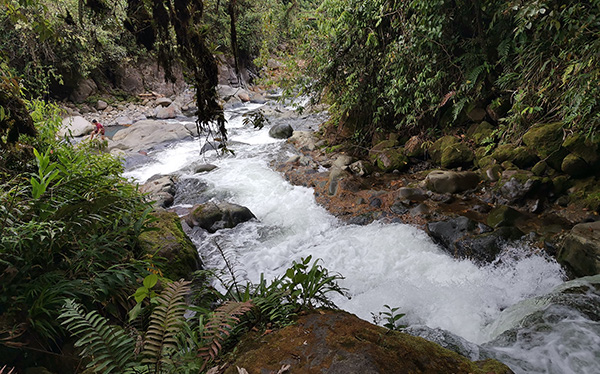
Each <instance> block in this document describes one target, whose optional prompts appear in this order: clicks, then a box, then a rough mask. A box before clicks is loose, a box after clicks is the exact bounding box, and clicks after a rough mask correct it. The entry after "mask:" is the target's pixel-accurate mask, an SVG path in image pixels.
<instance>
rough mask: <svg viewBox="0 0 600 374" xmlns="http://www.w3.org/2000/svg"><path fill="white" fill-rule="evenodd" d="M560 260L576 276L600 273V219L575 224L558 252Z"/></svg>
mask: <svg viewBox="0 0 600 374" xmlns="http://www.w3.org/2000/svg"><path fill="white" fill-rule="evenodd" d="M558 261H559V262H560V263H562V264H564V265H566V266H567V267H568V268H569V269H571V270H572V271H573V273H574V274H575V276H577V277H583V276H586V275H596V274H599V273H600V221H597V222H590V223H581V224H579V225H575V226H574V227H573V229H572V230H571V232H570V233H569V234H568V235H567V236H566V237H565V240H564V242H563V244H562V246H561V249H560V251H559V253H558Z"/></svg>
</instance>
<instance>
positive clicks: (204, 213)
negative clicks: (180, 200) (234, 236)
mask: <svg viewBox="0 0 600 374" xmlns="http://www.w3.org/2000/svg"><path fill="white" fill-rule="evenodd" d="M253 218H256V217H255V216H254V214H252V212H251V211H250V209H248V208H246V207H244V206H241V205H237V204H231V203H225V202H222V203H206V204H199V205H196V206H194V208H193V209H192V211H191V212H190V213H189V214H188V215H187V216H186V217H185V222H186V223H187V224H188V226H190V227H196V226H198V227H201V228H203V229H205V230H207V231H208V232H211V233H214V232H216V231H217V230H220V229H223V228H233V227H235V226H237V225H238V224H240V223H243V222H247V221H249V220H251V219H253Z"/></svg>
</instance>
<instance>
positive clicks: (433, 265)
mask: <svg viewBox="0 0 600 374" xmlns="http://www.w3.org/2000/svg"><path fill="white" fill-rule="evenodd" d="M256 107H257V106H256V105H255V106H250V107H245V108H241V109H239V110H238V112H229V113H228V118H229V124H228V129H229V131H230V140H232V143H233V144H234V146H232V149H233V150H234V151H235V156H226V157H220V158H217V157H216V156H215V155H214V154H211V153H210V152H209V153H206V154H204V155H200V152H199V150H200V148H201V144H200V142H199V141H198V140H195V141H188V142H182V143H179V144H176V145H173V146H171V147H168V148H166V149H164V150H162V151H160V152H159V153H156V154H151V155H150V156H151V159H152V162H150V163H148V164H146V165H143V166H141V167H138V168H136V169H134V170H129V171H128V173H127V175H128V176H130V177H132V178H134V179H136V180H138V181H139V182H144V181H145V180H146V179H148V178H149V177H151V176H152V175H154V174H170V173H174V174H178V175H179V178H180V179H181V180H183V181H186V180H187V181H188V182H190V180H191V181H193V182H195V183H188V184H187V185H188V186H190V185H191V186H196V188H202V189H203V192H202V194H201V195H202V199H203V200H206V199H208V198H211V199H215V200H221V201H229V202H233V203H236V204H240V205H243V206H246V207H248V208H249V209H250V210H251V211H252V212H253V213H254V214H255V215H256V217H257V220H253V221H250V222H247V223H244V224H241V225H239V226H237V227H235V228H233V229H224V230H220V231H218V232H217V233H215V234H208V233H206V232H203V231H202V230H195V231H194V233H193V235H192V236H193V240H194V241H195V243H196V244H197V246H198V249H199V253H200V255H201V257H202V259H203V261H204V263H205V265H206V266H207V267H210V268H217V269H223V268H224V263H223V260H222V258H221V255H220V254H219V253H218V251H217V249H216V246H215V244H214V243H218V244H219V246H220V247H221V248H225V249H226V251H227V254H228V256H230V257H231V259H232V261H233V262H234V265H235V266H236V267H237V268H238V269H240V271H241V272H242V273H241V275H242V276H243V277H245V278H246V279H248V280H251V281H253V282H257V281H258V280H259V278H260V274H261V273H264V275H265V276H266V278H267V279H269V278H274V277H277V276H281V275H282V274H283V272H284V271H285V269H287V268H288V267H289V266H290V264H291V263H292V261H294V260H296V261H298V260H300V259H301V258H302V257H307V256H309V255H312V256H313V258H320V259H321V260H322V265H323V266H325V267H326V268H327V269H329V270H330V271H332V272H338V273H340V274H342V275H343V276H344V277H345V279H344V280H343V281H341V282H340V284H341V285H342V286H343V287H345V288H347V289H348V293H349V295H350V296H351V298H350V299H347V298H344V297H341V296H337V295H335V296H334V297H333V301H334V302H335V303H336V304H337V305H338V306H339V307H340V308H342V309H344V310H347V311H349V312H351V313H354V314H356V315H358V316H359V317H361V318H363V319H365V320H369V321H371V320H373V315H377V314H378V312H379V311H383V310H384V308H383V305H385V304H387V305H389V306H391V307H399V311H401V312H402V313H406V316H405V317H403V318H402V320H401V322H402V323H403V324H408V325H411V326H420V325H423V326H427V327H426V328H427V329H429V331H438V332H440V331H441V332H443V334H441V335H445V336H451V337H454V338H455V339H457V340H460V341H463V342H464V344H465V345H467V346H469V347H471V348H470V349H468V351H469V352H467V355H468V356H469V357H470V358H471V359H481V358H486V357H497V358H499V359H500V360H502V361H503V362H504V363H506V364H507V365H509V366H510V367H511V368H512V369H513V370H514V371H515V372H517V373H578V374H579V373H590V374H591V373H600V351H599V348H600V338H599V337H600V323H599V322H598V321H599V320H600V318H599V316H598V314H600V312H596V313H595V314H594V313H593V312H589V310H592V311H593V310H597V308H598V305H600V302H599V300H598V299H599V297H598V295H599V294H600V292H599V290H600V279H598V278H590V279H585V280H581V281H579V283H577V284H575V285H572V284H571V283H566V284H565V283H564V273H563V272H562V270H561V268H560V266H559V265H558V264H557V263H556V262H555V261H554V260H552V259H549V258H547V257H544V256H543V255H541V254H535V253H532V251H530V250H529V249H528V248H526V247H522V246H514V247H507V248H506V251H505V252H504V253H503V254H502V255H501V257H500V258H498V259H497V260H496V262H495V263H493V264H491V265H488V266H484V267H479V266H476V265H475V264H473V263H472V262H470V261H468V260H456V259H453V258H452V257H450V256H448V255H447V254H446V253H444V252H443V251H442V250H440V249H439V248H438V246H437V245H436V244H434V243H433V242H432V241H431V240H430V239H429V237H428V236H427V235H426V234H425V233H424V232H422V231H421V230H419V229H416V228H414V227H412V226H409V225H403V224H382V223H377V222H375V223H372V224H370V225H366V226H356V225H347V224H343V223H341V222H340V221H338V220H337V219H336V218H335V217H333V216H331V215H330V214H329V213H328V212H327V211H325V210H324V209H323V208H322V207H320V206H318V205H317V204H316V202H315V199H314V196H313V192H312V190H311V189H308V188H304V187H298V186H292V185H290V184H289V183H288V182H287V181H285V179H284V178H283V177H282V176H281V175H280V174H279V173H277V172H275V171H273V170H271V168H270V166H269V165H270V162H271V161H273V160H275V159H278V160H282V159H284V160H285V159H286V158H287V157H289V156H291V155H292V151H291V150H290V149H289V148H288V147H287V146H286V145H285V142H284V141H281V140H276V139H272V138H270V137H269V136H268V126H267V127H266V128H264V129H262V130H256V129H253V128H251V127H244V126H243V124H242V118H241V116H240V113H242V112H243V111H247V110H250V109H255V108H256ZM318 120H319V119H313V118H311V117H310V116H307V118H306V119H304V120H300V121H296V122H295V127H296V129H297V127H298V126H300V127H302V126H305V127H306V126H309V125H312V126H313V127H316V126H315V122H316V121H318ZM198 162H210V163H212V164H215V165H217V166H218V169H216V170H214V171H212V172H210V173H205V174H196V175H192V174H189V173H186V171H185V170H186V166H188V165H190V164H192V163H198ZM200 186H202V187H200ZM192 195H193V194H191V196H192ZM196 195H199V194H196ZM176 201H178V202H179V203H180V204H181V205H183V206H187V207H189V206H191V205H192V204H194V203H195V202H196V201H194V199H193V198H189V199H186V198H185V197H184V198H183V199H176ZM238 276H240V274H238ZM569 287H574V288H575V289H576V290H577V292H575V291H573V295H576V297H577V302H575V301H573V300H572V298H570V297H571V296H569V297H566V296H565V297H563V298H561V297H559V296H560V295H564V294H565V292H566V293H567V294H569V295H571V294H570V293H569V292H570V291H568V290H570V289H571V288H569ZM582 287H584V288H585V287H587V288H586V289H584V290H583V291H581V288H582ZM565 290H567V291H565ZM574 297H575V296H574ZM565 299H568V301H565ZM556 300H559V301H556ZM560 300H562V301H560ZM586 310H588V312H586ZM432 329H433V330H432ZM430 335H431V334H430ZM434 335H435V334H434ZM441 340H443V339H441ZM439 343H441V344H443V343H444V342H443V341H440V342H439Z"/></svg>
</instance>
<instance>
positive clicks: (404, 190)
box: [397, 187, 425, 201]
mask: <svg viewBox="0 0 600 374" xmlns="http://www.w3.org/2000/svg"><path fill="white" fill-rule="evenodd" d="M397 193H398V196H397V198H398V199H399V200H410V201H422V200H424V199H425V191H423V190H422V189H420V188H410V187H400V188H399V189H398V191H397Z"/></svg>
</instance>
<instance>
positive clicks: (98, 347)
mask: <svg viewBox="0 0 600 374" xmlns="http://www.w3.org/2000/svg"><path fill="white" fill-rule="evenodd" d="M63 310H64V311H63V313H62V314H61V315H60V317H59V318H60V319H63V320H64V321H63V322H62V324H63V325H66V327H67V329H68V330H69V331H71V332H72V333H73V334H75V335H77V336H79V340H77V342H76V343H75V346H76V347H84V349H83V351H82V352H81V355H82V356H83V357H88V358H89V359H90V360H91V361H90V363H89V364H88V365H87V367H88V368H92V369H93V370H94V372H97V373H98V372H101V373H103V374H108V373H126V372H127V370H128V369H131V368H133V367H134V366H135V362H134V342H133V339H132V338H131V337H130V336H128V335H127V334H125V332H124V331H123V329H121V328H120V327H119V326H110V325H108V320H107V319H106V318H104V317H102V316H101V315H99V314H98V312H96V311H91V312H89V313H87V314H84V311H83V308H82V307H81V305H79V304H77V303H76V302H75V301H74V300H67V301H66V302H65V305H64V307H63Z"/></svg>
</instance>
